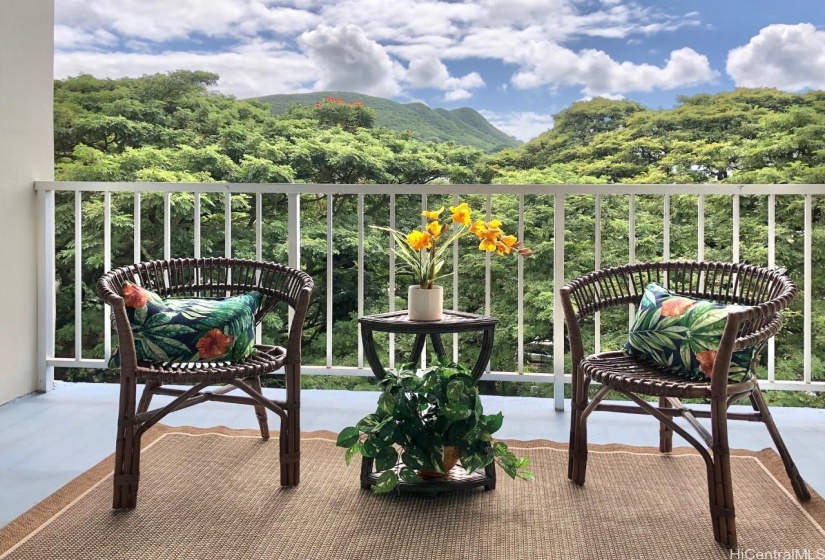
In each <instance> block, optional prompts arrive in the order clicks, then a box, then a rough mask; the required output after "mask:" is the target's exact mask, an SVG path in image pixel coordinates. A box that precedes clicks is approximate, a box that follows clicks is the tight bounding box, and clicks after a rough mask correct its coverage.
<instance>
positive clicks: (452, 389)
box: [447, 379, 464, 402]
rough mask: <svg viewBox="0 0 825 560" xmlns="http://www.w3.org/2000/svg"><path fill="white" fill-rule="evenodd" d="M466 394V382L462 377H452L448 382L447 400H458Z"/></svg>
mask: <svg viewBox="0 0 825 560" xmlns="http://www.w3.org/2000/svg"><path fill="white" fill-rule="evenodd" d="M463 396H464V382H463V381H461V380H460V379H452V380H450V382H449V383H448V384H447V400H448V401H450V402H456V401H458V400H460V399H461V397H463Z"/></svg>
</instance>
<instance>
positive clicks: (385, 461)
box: [375, 447, 398, 471]
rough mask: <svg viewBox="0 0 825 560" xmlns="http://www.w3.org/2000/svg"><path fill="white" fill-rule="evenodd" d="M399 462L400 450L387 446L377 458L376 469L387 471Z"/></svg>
mask: <svg viewBox="0 0 825 560" xmlns="http://www.w3.org/2000/svg"><path fill="white" fill-rule="evenodd" d="M397 463H398V451H396V449H395V448H394V447H385V448H384V449H382V450H381V451H380V452H379V453H378V456H377V457H376V458H375V470H376V471H385V470H387V469H392V468H394V467H395V465H396V464H397Z"/></svg>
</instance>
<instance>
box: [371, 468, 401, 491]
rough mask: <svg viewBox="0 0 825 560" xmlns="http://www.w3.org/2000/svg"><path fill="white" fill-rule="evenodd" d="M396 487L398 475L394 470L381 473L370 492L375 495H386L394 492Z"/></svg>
mask: <svg viewBox="0 0 825 560" xmlns="http://www.w3.org/2000/svg"><path fill="white" fill-rule="evenodd" d="M396 486H398V475H397V474H396V472H395V471H394V470H389V471H384V472H383V473H381V476H379V477H378V480H377V481H376V482H375V486H373V488H372V490H373V492H375V493H376V494H386V493H387V492H392V491H393V490H395V487H396Z"/></svg>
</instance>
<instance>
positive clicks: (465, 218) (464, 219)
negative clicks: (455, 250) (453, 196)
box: [450, 202, 472, 226]
mask: <svg viewBox="0 0 825 560" xmlns="http://www.w3.org/2000/svg"><path fill="white" fill-rule="evenodd" d="M450 212H452V213H453V222H455V223H457V224H462V225H464V226H469V225H470V221H471V220H470V213H471V212H472V210H470V207H469V206H468V205H467V203H466V202H462V203H461V204H459V205H458V206H450Z"/></svg>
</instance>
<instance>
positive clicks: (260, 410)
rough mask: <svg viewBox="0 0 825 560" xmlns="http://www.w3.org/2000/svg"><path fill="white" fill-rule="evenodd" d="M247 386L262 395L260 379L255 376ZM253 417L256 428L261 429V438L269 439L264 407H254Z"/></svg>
mask: <svg viewBox="0 0 825 560" xmlns="http://www.w3.org/2000/svg"><path fill="white" fill-rule="evenodd" d="M249 386H250V387H252V388H253V389H255V390H256V391H257V392H258V393H260V394H263V391H262V389H261V378H260V377H258V376H255V377H253V378H252V379H250V380H249ZM255 416H256V417H257V418H258V426H259V427H260V429H261V437H262V438H263V439H269V422H268V420H267V417H266V407H263V406H261V405H259V404H257V405H255Z"/></svg>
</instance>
